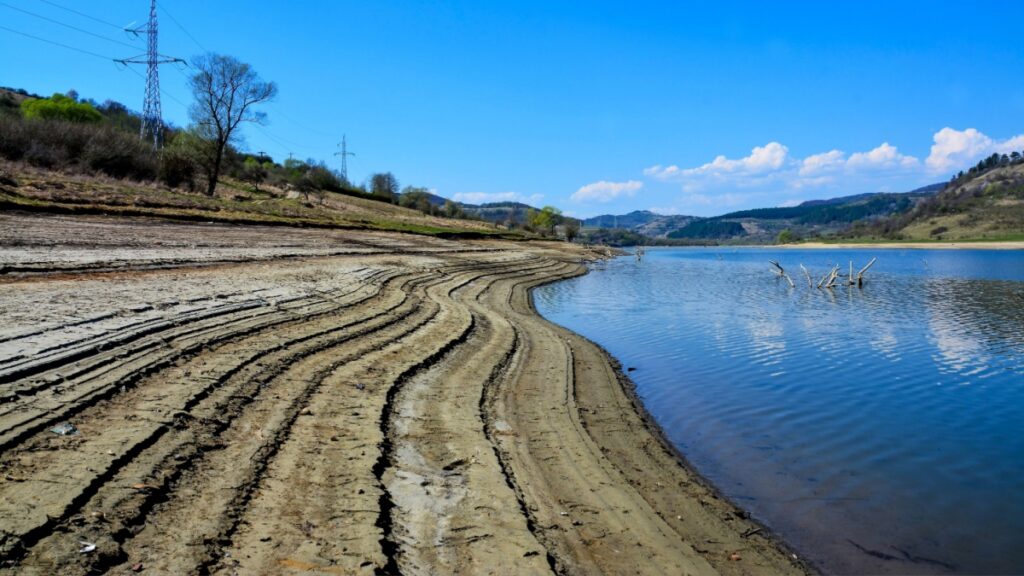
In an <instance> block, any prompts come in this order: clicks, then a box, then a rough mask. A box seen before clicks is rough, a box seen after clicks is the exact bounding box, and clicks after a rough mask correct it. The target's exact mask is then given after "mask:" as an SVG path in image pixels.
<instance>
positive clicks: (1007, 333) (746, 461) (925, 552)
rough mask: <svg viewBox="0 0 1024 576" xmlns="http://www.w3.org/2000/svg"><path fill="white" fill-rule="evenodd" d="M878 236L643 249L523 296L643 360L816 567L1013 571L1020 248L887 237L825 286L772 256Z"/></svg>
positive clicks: (820, 261) (1020, 529)
mask: <svg viewBox="0 0 1024 576" xmlns="http://www.w3.org/2000/svg"><path fill="white" fill-rule="evenodd" d="M875 255H878V254H871V253H869V252H867V251H832V252H829V251H807V252H801V251H786V252H782V253H778V254H772V253H770V252H768V251H765V250H730V251H721V250H715V251H712V250H665V251H662V250H652V251H650V252H648V255H647V257H646V258H645V260H644V261H643V262H640V263H638V262H636V261H635V259H619V260H615V261H612V262H609V263H607V264H605V265H604V269H603V270H600V271H594V272H593V273H592V274H590V275H588V276H584V277H581V278H577V279H574V280H571V281H567V282H564V283H560V284H557V285H552V286H548V287H545V288H543V289H540V290H538V292H537V294H536V298H537V300H536V301H537V306H538V309H539V310H540V311H541V313H543V314H544V315H546V316H547V317H549V318H551V319H553V320H554V321H556V322H559V323H561V324H563V325H566V326H568V327H569V328H572V329H574V330H576V331H578V332H581V333H583V334H584V335H586V336H588V337H590V338H592V339H594V340H596V341H598V342H599V343H601V344H602V345H604V346H605V347H606V348H608V349H609V350H610V351H611V352H612V353H613V354H615V355H616V356H618V357H619V358H620V359H622V360H623V361H624V362H625V363H627V364H628V365H630V366H638V367H639V368H640V370H638V371H637V372H634V373H633V374H632V376H633V377H634V379H635V380H636V382H637V386H638V392H639V393H640V395H641V397H642V398H643V399H644V400H645V402H646V403H647V405H648V407H649V408H650V410H651V411H652V413H653V414H654V416H655V418H656V419H658V421H659V422H660V423H661V424H662V425H663V426H664V427H665V429H666V432H667V433H668V435H669V437H670V438H671V439H672V441H673V442H675V443H676V444H677V445H678V446H680V448H681V449H682V450H683V452H684V453H685V454H686V455H687V457H688V458H690V459H691V461H692V462H693V463H694V464H695V465H697V467H698V468H699V469H700V470H701V471H702V472H703V473H704V474H706V475H707V476H708V477H709V478H711V479H712V481H714V482H715V483H716V484H718V485H719V486H720V487H721V488H722V489H723V490H724V491H725V492H726V493H727V494H729V495H730V496H732V497H734V498H737V499H740V500H742V503H743V504H744V505H745V506H747V507H748V508H750V509H751V510H752V511H753V512H754V513H755V514H757V515H758V516H759V517H761V518H762V519H764V520H766V521H767V522H768V523H769V524H770V525H771V526H773V527H774V528H776V529H778V530H779V531H780V532H782V533H783V534H784V535H785V536H786V537H788V538H789V539H790V540H792V541H793V542H795V543H796V544H797V545H798V546H800V547H802V548H803V549H805V550H807V551H808V552H810V553H811V556H812V557H813V558H814V559H815V560H817V561H819V562H821V563H822V564H823V566H825V568H826V571H827V572H832V573H864V572H871V573H885V572H888V573H920V572H923V573H935V572H947V571H959V572H965V573H966V572H1000V571H1001V572H1007V571H1018V570H1019V569H1020V567H1022V566H1024V549H1021V548H1022V547H1021V546H1019V541H1018V540H1019V539H1018V537H1017V536H1015V535H1018V534H1021V533H1024V499H1022V498H1020V497H1019V494H1021V493H1024V492H1022V490H1024V440H1022V438H1024V435H1021V434H1020V433H1019V432H1020V427H1021V424H1022V423H1024V387H1022V386H1021V382H1022V380H1021V378H1020V376H1021V375H1022V374H1024V306H1022V304H1024V255H1021V254H1019V253H1005V252H1004V253H989V252H973V251H971V252H968V251H965V252H950V253H935V252H931V251H923V252H922V251H907V252H905V253H903V254H900V253H896V252H886V253H884V254H882V255H881V258H880V259H879V262H878V264H876V265H875V266H874V267H873V268H872V273H871V275H870V277H869V282H868V284H867V285H865V287H864V288H863V289H858V288H855V287H852V288H851V287H846V286H840V287H838V288H837V289H836V290H834V291H820V290H809V289H808V288H807V285H806V281H804V282H803V284H799V283H798V284H797V286H796V288H790V287H789V285H788V284H787V283H785V281H779V280H776V279H774V278H773V277H772V276H771V273H770V271H769V270H768V265H767V259H768V258H775V259H779V260H781V261H782V262H783V264H784V265H788V267H790V268H791V269H797V263H799V262H803V263H804V264H805V265H807V266H808V267H809V268H811V270H812V273H814V272H817V273H818V274H821V273H823V272H824V271H825V270H827V269H828V268H829V267H830V266H831V265H833V264H835V263H836V262H840V263H843V264H844V266H843V268H844V269H845V268H846V267H847V266H848V264H845V263H846V262H847V260H854V263H855V265H856V264H857V263H863V262H866V261H867V260H868V259H870V257H871V256H875ZM794 280H797V278H794ZM965 384H966V385H968V386H964V385H965ZM982 535H984V536H982ZM865 550H869V551H875V552H880V553H881V554H882V555H883V556H891V557H892V558H895V559H889V560H885V559H882V558H880V557H879V556H878V555H872V554H869V553H866V552H865ZM908 558H916V559H918V561H911V560H908ZM951 567H953V568H951Z"/></svg>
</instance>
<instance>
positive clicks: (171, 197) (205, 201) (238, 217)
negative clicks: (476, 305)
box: [0, 161, 516, 237]
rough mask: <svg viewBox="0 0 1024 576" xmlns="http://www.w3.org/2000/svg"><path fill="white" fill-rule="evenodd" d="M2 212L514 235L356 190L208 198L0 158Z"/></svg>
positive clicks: (227, 191)
mask: <svg viewBox="0 0 1024 576" xmlns="http://www.w3.org/2000/svg"><path fill="white" fill-rule="evenodd" d="M0 210H19V211H31V212H50V213H62V214H116V215H126V216H156V217H162V218H170V219H175V220H187V221H204V222H231V223H246V224H272V225H287V226H301V227H324V228H341V229H365V230H391V231H398V232H411V233H416V234H428V235H437V236H447V237H456V236H462V237H481V236H496V237H497V236H516V234H515V233H513V232H510V231H508V230H505V229H504V228H502V227H500V226H497V225H495V224H491V223H488V222H479V221H473V220H462V219H452V218H441V217H437V216H428V215H426V214H423V213H422V212H419V211H417V210H413V209H410V208H403V207H401V206H396V205H394V204H391V203H388V202H383V201H381V200H379V199H375V198H373V197H372V196H369V195H366V196H365V197H362V196H360V195H358V194H354V193H347V194H346V193H337V192H330V191H316V192H311V193H308V194H306V193H301V192H297V191H294V190H286V189H283V188H278V187H275V186H271V185H263V186H260V187H259V190H256V189H254V188H253V187H252V186H250V185H248V184H244V183H242V182H239V181H236V180H232V179H224V180H222V181H221V182H220V184H219V185H218V188H217V193H216V194H215V195H214V196H212V197H208V196H205V195H202V194H196V193H190V192H186V191H183V190H179V189H174V188H170V187H167V186H164V185H161V184H158V183H144V182H134V181H131V180H122V179H114V178H109V177H104V176H92V175H84V174H63V173H59V172H53V171H48V170H43V169H39V168H33V167H27V166H22V165H20V164H17V163H3V162H2V161H0Z"/></svg>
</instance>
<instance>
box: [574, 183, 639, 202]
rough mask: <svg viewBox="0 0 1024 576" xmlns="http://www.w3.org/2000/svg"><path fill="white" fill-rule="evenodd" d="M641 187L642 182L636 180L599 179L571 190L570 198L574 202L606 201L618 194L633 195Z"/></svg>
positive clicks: (616, 196)
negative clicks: (611, 180)
mask: <svg viewBox="0 0 1024 576" xmlns="http://www.w3.org/2000/svg"><path fill="white" fill-rule="evenodd" d="M642 187H643V183H642V182H640V181H638V180H630V181H628V182H609V181H607V180H601V181H600V182H593V183H591V184H587V185H586V186H581V187H580V189H579V190H577V191H576V192H573V195H572V196H571V197H570V198H571V199H572V200H573V201H575V202H587V201H594V202H608V201H610V200H614V199H616V198H618V197H619V196H635V195H636V193H637V191H638V190H640V188H642Z"/></svg>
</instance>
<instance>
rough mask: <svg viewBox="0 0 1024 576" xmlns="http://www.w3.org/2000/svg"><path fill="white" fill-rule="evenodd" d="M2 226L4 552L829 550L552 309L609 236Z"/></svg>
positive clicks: (341, 570)
mask: <svg viewBox="0 0 1024 576" xmlns="http://www.w3.org/2000/svg"><path fill="white" fill-rule="evenodd" d="M0 229H2V230H3V235H2V236H0V266H3V272H2V273H0V290H2V292H0V294H2V296H0V316H2V318H3V319H4V322H3V323H2V324H0V399H2V403H0V561H2V564H0V566H2V568H0V569H2V570H3V571H8V572H16V573H26V574H53V573H61V574H86V573H94V572H103V571H111V572H115V573H126V572H130V571H132V570H135V569H142V570H144V571H145V573H156V574H189V573H202V572H215V573H224V574H232V573H239V574H257V573H270V574H275V573H287V574H294V573H322V574H373V573H401V574H446V573H463V574H477V573H487V574H532V573H538V574H540V573H552V572H554V573H559V574H599V573H607V574H624V573H630V574H736V575H739V574H798V573H804V572H805V570H806V569H805V567H804V566H802V565H801V564H799V563H798V562H797V561H796V560H795V559H794V558H793V557H792V556H791V555H790V553H789V552H787V551H786V550H784V549H783V547H782V546H781V545H780V544H778V543H777V542H776V541H775V540H773V539H772V538H771V536H770V535H769V534H768V532H767V531H766V530H764V529H763V528H762V527H761V526H759V525H757V524H756V523H754V522H753V521H751V520H750V519H749V518H747V515H746V514H745V513H744V512H742V511H741V510H739V509H737V508H736V507H734V506H733V505H732V504H730V503H728V502H726V501H725V500H723V499H721V498H719V497H718V496H717V495H716V494H715V492H714V491H713V490H712V489H710V488H708V487H707V485H706V484H705V483H704V482H702V481H701V479H700V478H699V477H697V476H696V475H695V474H694V473H692V472H691V471H690V470H689V469H688V468H687V467H685V466H684V465H683V464H682V463H681V462H680V460H679V459H678V458H677V456H676V454H675V453H674V452H673V450H672V449H671V448H670V447H669V446H668V445H667V444H666V443H665V442H664V441H663V439H662V437H661V435H660V432H659V431H658V429H657V428H656V427H655V426H654V425H653V424H652V423H651V422H650V421H649V420H648V419H647V418H646V416H645V415H644V412H643V410H642V408H640V407H639V406H638V403H637V401H636V399H635V397H634V396H633V395H632V392H631V390H632V388H631V385H630V383H629V381H628V380H627V379H626V378H625V377H624V376H623V375H622V374H621V372H620V371H619V370H618V367H617V365H616V364H615V363H614V361H613V360H611V359H610V358H609V357H608V356H607V355H606V354H605V353H604V352H603V351H601V350H600V349H599V348H598V347H596V346H595V345H593V344H592V343H590V342H589V341H587V340H585V339H583V338H581V337H579V336H577V335H575V334H573V333H571V332H568V331H566V330H564V329H562V328H559V327H557V326H554V325H552V324H551V323H549V322H547V321H545V320H543V319H542V318H540V317H539V316H538V315H537V314H536V312H535V311H534V309H533V306H532V303H531V300H530V295H529V290H530V288H532V287H534V286H537V285H540V284H543V283H546V282H552V281H557V280H559V279H563V278H568V277H572V276H574V275H578V274H583V273H585V267H584V265H583V264H582V263H583V262H584V261H585V260H587V259H592V258H595V257H599V256H600V254H598V253H594V252H586V251H584V250H583V249H581V248H577V247H571V246H566V245H564V244H562V243H511V242H504V243H499V242H475V243H469V242H451V241H445V240H438V239H430V238H417V237H410V236H400V235H389V234H372V233H358V234H356V233H343V232H329V231H324V230H310V231H306V230H282V229H280V228H277V229H273V228H257V227H246V228H243V227H231V226H200V225H182V224H145V223H139V221H118V220H112V219H103V218H78V219H72V218H58V217H36V216H18V215H0ZM64 424H70V425H71V426H73V431H74V432H73V433H71V434H67V435H64V434H60V433H57V432H55V431H54V430H56V431H58V432H59V431H62V428H61V426H62V425H64ZM67 430H68V428H63V431H67ZM83 543H87V544H83ZM92 545H95V549H91V550H90V548H88V547H91V546H92ZM83 546H86V547H87V548H85V551H84V552H80V549H83Z"/></svg>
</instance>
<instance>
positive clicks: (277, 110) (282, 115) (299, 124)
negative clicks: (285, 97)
mask: <svg viewBox="0 0 1024 576" xmlns="http://www.w3.org/2000/svg"><path fill="white" fill-rule="evenodd" d="M273 107H274V113H275V114H279V115H280V116H281V117H282V118H284V119H285V120H287V121H289V122H291V123H292V124H294V125H296V126H298V127H299V128H302V129H303V130H305V131H306V132H312V133H313V134H319V135H321V136H334V134H332V133H330V132H324V131H323V130H316V129H313V128H310V127H309V126H306V125H304V124H302V123H300V122H299V121H298V120H295V119H294V118H292V117H290V116H288V115H287V114H285V113H284V111H282V110H281V109H280V108H278V107H277V106H276V105H275V106H273Z"/></svg>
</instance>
